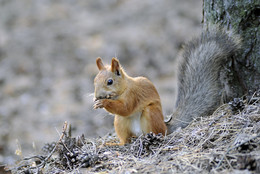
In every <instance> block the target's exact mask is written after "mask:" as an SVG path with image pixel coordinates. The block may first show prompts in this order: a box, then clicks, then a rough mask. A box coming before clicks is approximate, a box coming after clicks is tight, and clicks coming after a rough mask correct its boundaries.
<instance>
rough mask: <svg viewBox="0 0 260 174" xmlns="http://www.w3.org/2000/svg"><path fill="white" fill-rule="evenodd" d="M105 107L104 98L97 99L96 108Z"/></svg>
mask: <svg viewBox="0 0 260 174" xmlns="http://www.w3.org/2000/svg"><path fill="white" fill-rule="evenodd" d="M103 107H104V105H103V102H102V100H96V102H95V104H94V105H93V108H94V109H98V108H103Z"/></svg>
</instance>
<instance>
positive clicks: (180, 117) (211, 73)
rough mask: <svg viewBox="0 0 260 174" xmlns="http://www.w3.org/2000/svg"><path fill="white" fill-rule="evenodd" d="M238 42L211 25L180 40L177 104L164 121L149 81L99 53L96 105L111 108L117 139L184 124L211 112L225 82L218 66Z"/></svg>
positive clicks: (234, 50) (121, 139)
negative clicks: (108, 62) (104, 60)
mask: <svg viewBox="0 0 260 174" xmlns="http://www.w3.org/2000/svg"><path fill="white" fill-rule="evenodd" d="M239 48H240V39H239V37H237V36H236V35H235V34H233V33H232V32H230V33H229V32H225V31H224V30H221V29H216V28H214V27H213V29H209V30H206V31H203V32H202V34H201V36H200V37H198V38H197V39H194V40H192V41H190V42H188V43H187V44H186V45H185V46H184V49H183V51H182V54H181V55H182V56H180V58H179V65H178V93H177V100H176V104H175V107H176V108H175V111H174V112H173V114H172V116H171V118H170V120H168V121H167V122H164V117H163V114H162V107H161V101H160V97H159V94H158V92H157V90H156V88H155V87H154V85H153V84H152V82H151V81H149V80H148V79H147V78H145V77H135V78H132V77H130V76H128V75H127V74H126V73H125V71H124V70H123V68H122V67H121V65H120V64H119V61H118V60H117V59H116V58H112V63H111V66H109V65H107V66H104V65H103V63H102V60H101V58H97V59H96V64H97V67H98V69H99V73H98V74H97V76H96V77H95V79H94V86H95V98H94V99H95V104H94V109H97V108H105V110H107V111H108V112H110V113H112V114H115V120H114V126H115V130H116V133H117V136H118V137H119V139H120V143H119V145H124V144H125V143H128V142H129V138H130V137H132V136H138V135H140V134H142V133H149V132H153V133H156V134H157V133H162V134H164V135H165V134H166V133H167V134H169V133H172V132H173V131H175V130H176V129H177V128H179V127H181V128H184V127H186V126H187V125H188V124H189V123H190V122H191V121H192V120H193V119H196V118H198V117H201V116H205V115H210V114H212V113H213V111H214V110H215V109H216V108H217V107H218V106H219V105H220V102H221V95H222V92H223V88H224V87H223V85H222V84H221V78H220V72H221V69H222V66H223V64H224V63H225V62H226V61H227V60H228V59H229V58H231V57H232V56H233V55H234V54H235V53H236V52H237V51H238V50H239Z"/></svg>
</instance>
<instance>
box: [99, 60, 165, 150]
mask: <svg viewBox="0 0 260 174" xmlns="http://www.w3.org/2000/svg"><path fill="white" fill-rule="evenodd" d="M96 62H97V67H98V69H99V73H98V74H97V76H96V77H95V80H94V85H95V101H96V103H95V104H94V108H95V109H97V108H104V109H106V110H107V111H108V112H110V113H112V114H115V120H114V126H115V130H116V133H117V136H118V138H119V139H120V145H124V144H125V143H127V142H129V138H130V137H132V136H139V134H142V133H149V132H154V133H156V134H158V133H162V134H165V132H166V129H167V128H166V125H165V123H164V119H163V114H162V107H161V101H160V96H159V94H158V92H157V90H156V88H155V87H154V85H153V84H152V82H151V81H150V80H148V79H147V78H145V77H135V78H133V77H130V76H128V75H127V74H126V73H125V71H124V70H123V69H122V67H121V66H120V63H119V61H118V60H117V59H116V58H112V62H111V66H104V65H103V63H102V60H101V59H100V58H97V60H96ZM111 79H112V81H113V84H109V82H111Z"/></svg>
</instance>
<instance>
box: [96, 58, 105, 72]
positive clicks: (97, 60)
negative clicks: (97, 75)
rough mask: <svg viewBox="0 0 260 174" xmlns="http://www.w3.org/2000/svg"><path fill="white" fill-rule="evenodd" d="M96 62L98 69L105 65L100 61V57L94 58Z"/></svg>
mask: <svg viewBox="0 0 260 174" xmlns="http://www.w3.org/2000/svg"><path fill="white" fill-rule="evenodd" d="M96 63H97V67H98V69H99V70H103V69H105V66H104V64H103V62H102V59H101V58H100V57H98V58H97V59H96Z"/></svg>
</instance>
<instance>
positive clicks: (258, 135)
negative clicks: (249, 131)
mask: <svg viewBox="0 0 260 174" xmlns="http://www.w3.org/2000/svg"><path fill="white" fill-rule="evenodd" d="M258 137H260V133H259V134H257V135H256V136H254V137H252V138H249V139H248V140H246V141H244V142H243V143H241V144H238V145H236V146H234V147H229V148H228V150H227V151H226V153H225V154H224V155H223V156H222V158H221V160H220V161H219V163H218V165H217V167H216V169H218V168H219V167H220V165H221V164H222V162H223V160H224V158H225V157H226V155H227V154H228V153H229V152H230V151H231V150H234V149H236V148H238V147H239V146H242V145H243V144H245V143H247V142H249V141H251V140H253V139H255V138H258Z"/></svg>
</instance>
